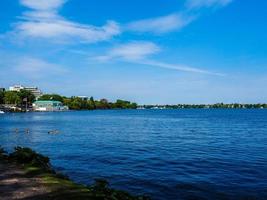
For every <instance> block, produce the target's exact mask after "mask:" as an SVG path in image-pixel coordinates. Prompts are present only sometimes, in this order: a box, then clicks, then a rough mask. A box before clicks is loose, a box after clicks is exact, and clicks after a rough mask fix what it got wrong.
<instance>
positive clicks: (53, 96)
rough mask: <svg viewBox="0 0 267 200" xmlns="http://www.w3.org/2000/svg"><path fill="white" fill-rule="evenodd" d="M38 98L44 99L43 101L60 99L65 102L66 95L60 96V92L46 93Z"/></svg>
mask: <svg viewBox="0 0 267 200" xmlns="http://www.w3.org/2000/svg"><path fill="white" fill-rule="evenodd" d="M38 100H43V101H49V100H54V101H60V102H62V103H63V102H64V97H63V96H60V95H59V94H44V95H43V96H41V97H40V98H39V99H38Z"/></svg>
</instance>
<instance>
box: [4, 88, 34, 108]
mask: <svg viewBox="0 0 267 200" xmlns="http://www.w3.org/2000/svg"><path fill="white" fill-rule="evenodd" d="M34 100H35V96H34V95H33V94H32V93H31V92H30V91H27V90H20V91H19V92H15V91H4V92H0V104H15V105H19V106H23V105H25V104H26V102H27V103H28V104H29V105H30V104H32V103H33V101H34Z"/></svg>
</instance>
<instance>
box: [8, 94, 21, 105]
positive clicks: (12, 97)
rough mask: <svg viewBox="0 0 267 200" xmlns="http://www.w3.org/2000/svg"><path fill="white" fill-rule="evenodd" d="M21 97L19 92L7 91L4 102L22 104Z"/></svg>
mask: <svg viewBox="0 0 267 200" xmlns="http://www.w3.org/2000/svg"><path fill="white" fill-rule="evenodd" d="M21 102H22V101H21V98H20V96H19V95H18V92H14V91H7V92H5V95H4V103H5V104H17V105H18V104H21Z"/></svg>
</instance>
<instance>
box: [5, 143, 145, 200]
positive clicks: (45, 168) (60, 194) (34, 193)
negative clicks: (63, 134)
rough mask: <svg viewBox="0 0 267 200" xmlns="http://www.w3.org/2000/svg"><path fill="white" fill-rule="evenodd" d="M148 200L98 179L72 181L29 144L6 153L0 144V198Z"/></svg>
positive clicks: (31, 199) (26, 199)
mask: <svg viewBox="0 0 267 200" xmlns="http://www.w3.org/2000/svg"><path fill="white" fill-rule="evenodd" d="M2 199H3V200H4V199H5V200H9V199H10V200H13V199H23V200H35V199H38V200H40V199H41V200H68V199H69V200H75V199H77V200H78V199H79V200H80V199H81V200H149V199H150V198H149V197H145V196H133V195H130V194H129V193H127V192H125V191H120V190H115V189H112V188H110V187H109V184H108V182H107V181H106V180H103V179H98V180H95V183H94V184H93V185H90V186H86V185H81V184H77V183H74V182H73V181H72V180H70V179H69V178H68V177H67V176H65V175H63V174H60V173H57V172H56V171H55V170H53V168H52V167H51V165H50V162H49V158H48V157H46V156H43V155H41V154H38V153H36V152H35V151H33V150H31V149H30V148H22V147H16V148H15V150H14V152H12V153H10V154H8V153H6V152H5V151H4V150H3V149H2V148H0V200H2Z"/></svg>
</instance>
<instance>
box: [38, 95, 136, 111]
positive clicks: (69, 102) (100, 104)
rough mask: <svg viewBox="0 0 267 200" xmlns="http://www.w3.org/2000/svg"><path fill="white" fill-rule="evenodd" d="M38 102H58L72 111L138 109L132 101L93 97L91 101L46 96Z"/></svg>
mask: <svg viewBox="0 0 267 200" xmlns="http://www.w3.org/2000/svg"><path fill="white" fill-rule="evenodd" d="M38 100H56V101H60V102H62V103H63V104H64V105H66V106H68V107H69V109H71V110H95V109H136V108H137V104H136V103H131V102H130V101H124V100H120V99H119V100H117V101H116V102H114V103H113V102H109V101H108V100H107V99H101V100H95V99H94V98H93V97H91V98H89V99H84V98H79V97H70V98H68V97H64V96H60V95H58V94H46V95H43V96H41V97H40V98H39V99H38Z"/></svg>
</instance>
